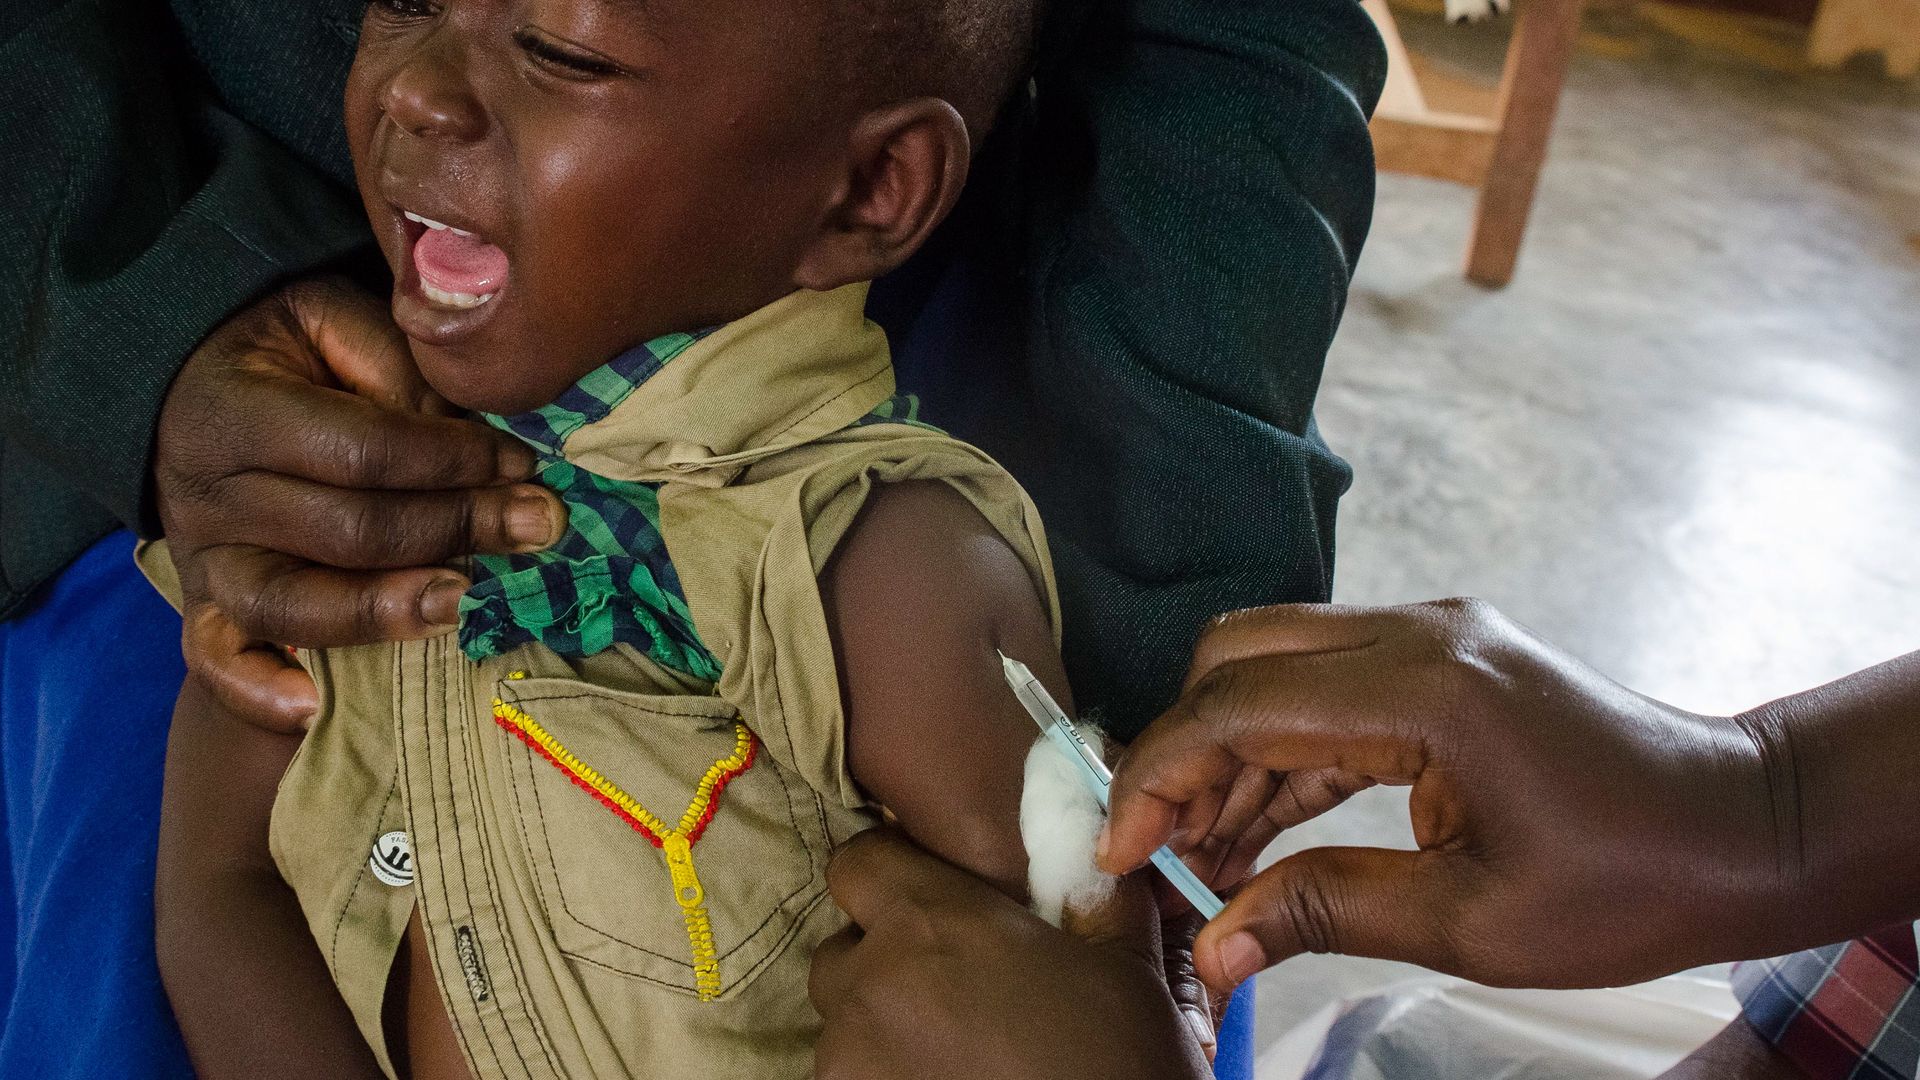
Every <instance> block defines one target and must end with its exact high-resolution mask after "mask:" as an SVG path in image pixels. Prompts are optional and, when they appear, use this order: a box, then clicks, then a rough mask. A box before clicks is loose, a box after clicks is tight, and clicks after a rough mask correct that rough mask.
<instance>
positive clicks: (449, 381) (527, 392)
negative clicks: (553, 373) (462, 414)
mask: <svg viewBox="0 0 1920 1080" xmlns="http://www.w3.org/2000/svg"><path fill="white" fill-rule="evenodd" d="M407 344H408V346H409V348H411V350H412V352H413V362H414V364H415V366H417V367H418V368H419V369H420V376H421V378H424V379H425V380H426V381H427V385H428V386H431V387H433V390H434V392H435V393H437V394H439V395H440V396H441V397H443V398H445V399H447V401H448V402H450V403H452V404H453V405H455V406H457V407H459V408H461V409H465V410H467V411H468V412H477V413H493V414H494V415H496V416H514V415H517V414H519V413H524V412H532V411H533V410H535V409H538V408H539V407H541V406H542V405H548V404H551V403H552V402H553V401H554V399H556V398H558V397H559V396H560V395H561V393H563V392H564V391H565V390H566V388H567V387H568V386H569V385H571V383H570V382H568V381H559V382H558V383H557V384H554V382H555V380H554V379H552V378H546V379H543V378H539V376H540V375H542V374H547V373H545V372H538V371H528V370H527V368H528V367H529V366H531V365H529V364H527V363H526V362H525V361H520V362H515V360H513V359H512V358H510V357H506V356H502V355H500V353H499V352H497V351H496V350H491V349H489V350H487V352H486V353H485V354H481V353H477V352H469V351H467V350H464V349H459V348H452V347H447V346H442V345H428V344H426V343H424V342H420V341H413V340H409V341H408V342H407ZM530 376H531V377H530ZM550 384H554V385H550Z"/></svg>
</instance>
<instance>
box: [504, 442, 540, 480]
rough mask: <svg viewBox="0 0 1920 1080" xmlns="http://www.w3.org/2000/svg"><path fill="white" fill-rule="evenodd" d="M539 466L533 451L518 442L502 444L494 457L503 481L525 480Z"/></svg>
mask: <svg viewBox="0 0 1920 1080" xmlns="http://www.w3.org/2000/svg"><path fill="white" fill-rule="evenodd" d="M539 464H540V462H539V460H538V459H536V458H535V457H534V456H533V451H532V450H531V449H529V448H528V447H527V446H526V445H525V444H523V443H520V442H518V441H514V442H503V443H501V444H500V450H499V452H498V453H497V454H496V455H495V457H494V468H496V469H498V470H500V479H502V480H525V479H526V478H527V477H529V476H532V475H533V471H534V469H535V468H537V467H538V466H539Z"/></svg>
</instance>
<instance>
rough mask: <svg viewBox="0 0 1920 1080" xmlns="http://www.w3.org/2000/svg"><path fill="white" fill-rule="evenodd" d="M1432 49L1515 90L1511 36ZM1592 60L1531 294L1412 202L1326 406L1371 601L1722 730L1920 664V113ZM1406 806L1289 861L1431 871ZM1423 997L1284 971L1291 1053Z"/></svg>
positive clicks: (1839, 90) (1753, 65) (1843, 80)
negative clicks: (1402, 849)
mask: <svg viewBox="0 0 1920 1080" xmlns="http://www.w3.org/2000/svg"><path fill="white" fill-rule="evenodd" d="M1404 22H1405V29H1406V32H1407V35H1408V37H1409V40H1410V42H1411V43H1413V44H1414V45H1415V46H1416V47H1422V46H1424V47H1427V48H1430V49H1433V50H1435V51H1436V52H1437V53H1439V54H1441V55H1443V56H1444V57H1445V58H1446V59H1448V60H1450V61H1454V62H1457V63H1458V64H1459V65H1461V66H1463V67H1468V68H1472V67H1476V66H1477V67H1480V68H1487V69H1489V70H1490V68H1489V65H1490V64H1497V62H1498V60H1497V57H1498V54H1499V49H1500V46H1501V40H1502V31H1501V30H1497V29H1496V30H1491V31H1489V30H1485V29H1482V28H1469V29H1464V30H1455V29H1452V28H1446V27H1442V26H1439V25H1438V24H1437V23H1435V22H1434V21H1433V20H1423V19H1421V18H1419V17H1418V16H1415V15H1409V16H1408V17H1406V19H1405V20H1404ZM1589 31H1590V32H1589V34H1588V36H1587V39H1586V45H1587V47H1586V48H1584V49H1583V51H1582V54H1581V56H1580V57H1579V59H1578V61H1577V62H1576V65H1575V68H1574V71H1573V75H1572V80H1571V84H1570V87H1569V89H1568V92H1567V96H1566V99H1565V103H1564V107H1563V112H1562V119H1561V124H1560V128H1559V132H1558V136H1557V138H1556V141H1555V144H1554V148H1553V155H1552V158H1551V161H1550V163H1549V166H1548V169H1547V172H1546V176H1545V179H1544V182H1543V184H1542V188H1541V193H1540V199H1539V203H1538V206H1537V210H1536V215H1535V220H1534V226H1533V230H1532V234H1531V236H1530V238H1529V242H1528V245H1527V248H1526V250H1525V253H1524V255H1523V257H1522V260H1521V265H1520V272H1519V277H1518V279H1517V280H1516V281H1515V283H1514V284H1513V285H1512V287H1510V288H1509V289H1507V290H1505V291H1503V292H1497V293H1490V292H1484V291H1481V290H1479V289H1476V288H1474V287H1472V286H1470V285H1467V284H1466V283H1465V282H1464V281H1462V280H1461V279H1460V277H1459V275H1458V271H1457V268H1458V264H1459V258H1460V253H1461V250H1462V245H1463V243H1464V239H1465V235H1466V229H1467V227H1468V223H1469V217H1470V213H1471V207H1472V195H1471V193H1469V192H1467V191H1465V190H1464V189H1460V188H1455V187H1452V186H1449V185H1445V184H1440V183H1435V182H1430V181H1423V180H1415V179H1408V178H1403V177H1385V178H1383V179H1382V183H1381V190H1380V202H1379V212H1378V217H1377V224H1376V227H1375V231H1374V236H1373V239H1372V241H1371V243H1370V245H1369V247H1368V249H1367V252H1366V255H1365V257H1364V259H1363V261H1362V265H1361V268H1360V273H1359V278H1358V281H1357V282H1356V285H1355V288H1354V291H1353V299H1352V304H1351V307H1350V309H1349V313H1348V315H1347V319H1346V323H1345V326H1344V327H1343V329H1342V331H1341V334H1340V337H1339V340H1338V341H1337V342H1336V344H1335V346H1334V350H1333V355H1332V358H1331V360H1330V363H1329V367H1328V378H1327V382H1326V385H1325V388H1324V390H1323V393H1322V396H1321V406H1320V419H1321V423H1322V426H1323V428H1324V430H1325V432H1326V436H1327V439H1328V441H1329V442H1330V443H1332V444H1333V446H1334V447H1335V449H1336V450H1338V451H1339V452H1341V453H1342V454H1344V455H1345V456H1347V457H1348V459H1349V460H1351V461H1352V462H1353V464H1354V467H1355V472H1356V477H1357V478H1356V481H1355V484H1354V488H1353V491H1352V494H1351V495H1349V496H1348V498H1347V500H1346V501H1345V503H1344V504H1343V506H1342V512H1341V516H1340V559H1339V576H1338V582H1337V586H1336V590H1335V591H1336V596H1337V598H1338V599H1339V600H1341V601H1343V602H1347V603H1358V604H1378V603H1399V602H1405V601H1413V600H1420V599H1426V598H1431V597H1437V596H1446V595H1460V594H1469V595H1475V596H1480V597H1484V598H1486V599H1488V600H1491V601H1493V602H1494V603H1495V604H1497V605H1498V606H1499V607H1501V608H1502V609H1503V610H1505V611H1506V612H1508V613H1509V614H1511V615H1513V616H1514V617H1516V618H1518V619H1519V620H1520V621H1522V622H1524V623H1526V624H1527V625H1529V626H1531V627H1533V628H1534V629H1535V630H1537V631H1539V632H1540V633H1541V634H1543V635H1544V636H1546V637H1547V638H1548V639H1550V640H1553V641H1556V642H1558V643H1560V644H1561V645H1563V646H1564V647H1566V648H1567V649H1569V650H1571V651H1572V652H1573V653H1575V654H1577V655H1579V656H1581V657H1583V658H1585V659H1586V660H1588V661H1589V662H1591V663H1592V664H1594V665H1595V666H1597V667H1598V668H1599V669H1600V670H1602V671H1604V672H1606V673H1608V674H1609V675H1612V676H1613V677H1615V678H1617V679H1619V680H1621V681H1622V682H1624V683H1626V684H1627V685H1628V686H1631V687H1633V688H1635V689H1637V690H1640V691H1643V692H1645V693H1648V694H1651V695H1654V696H1656V697H1660V698H1664V699H1666V700H1669V701H1672V702H1674V703H1676V704H1679V705H1682V706H1685V707H1688V708H1692V709H1698V710H1715V711H1734V710H1738V709H1741V708H1745V707H1748V706H1751V705H1754V704H1757V703H1760V702H1762V701H1765V700H1767V699H1769V698H1771V697H1775V696H1778V695H1781V694H1785V693H1788V692H1791V691H1794V690H1797V689H1800V688H1804V687H1807V686H1811V685H1814V684H1817V683H1820V682H1823V681H1826V680H1829V679H1832V678H1834V677H1837V676H1840V675H1843V674H1845V673H1847V672H1849V671H1852V670H1855V669H1857V668H1859V667H1862V666H1865V665H1868V664H1871V663H1874V662H1876V661H1880V660H1884V659H1887V658H1889V657H1891V656H1895V655H1898V654H1900V653H1902V652H1906V651H1909V650H1912V649H1916V648H1920V419H1916V418H1917V417H1920V86H1914V85H1909V86H1907V87H1904V88H1903V87H1898V86H1895V85H1892V84H1889V83H1887V82H1885V81H1883V80H1881V79H1879V78H1877V77H1876V76H1875V74H1874V73H1871V72H1868V71H1863V70H1853V71H1850V72H1848V73H1847V74H1844V75H1811V74H1807V73H1804V72H1799V71H1796V70H1794V69H1795V67H1796V61H1795V59H1794V57H1795V56H1796V52H1795V49H1796V48H1797V42H1796V41H1795V40H1794V39H1793V34H1792V33H1791V32H1786V31H1771V32H1770V31H1766V30H1765V29H1764V28H1761V29H1760V30H1758V31H1756V29H1755V27H1754V26H1752V25H1748V24H1740V23H1734V22H1724V21H1717V20H1711V19H1708V20H1700V19H1698V18H1697V17H1696V16H1691V15H1684V14H1677V13H1675V12H1674V11H1672V10H1671V9H1653V10H1652V11H1650V12H1643V13H1642V14H1641V15H1639V16H1635V17H1630V18H1629V17H1622V16H1617V15H1614V16H1603V17H1597V18H1593V19H1590V20H1589ZM1404 805H1405V804H1404V797H1403V796H1402V797H1398V798H1396V793H1393V792H1374V793H1369V795H1368V796H1366V797H1363V798H1362V799H1361V800H1358V801H1357V804H1356V805H1353V806H1350V807H1348V808H1346V809H1345V810H1343V811H1342V812H1341V813H1339V814H1337V815H1335V816H1334V817H1332V818H1330V819H1328V820H1325V821H1323V822H1320V823H1316V824H1315V825H1314V826H1311V827H1309V828H1305V829H1301V830H1297V831H1296V834H1295V835H1292V836H1290V837H1288V838H1286V839H1285V841H1283V846H1282V848H1281V849H1280V850H1281V851H1289V850H1297V849H1298V848H1299V847H1303V846H1308V845H1310V844H1317V843H1329V842H1334V843H1354V842H1359V843H1380V844H1396V845H1408V844H1410V833H1409V832H1408V829H1407V827H1406V825H1405V820H1404ZM1393 974H1394V969H1392V968H1390V967H1387V966H1383V965H1377V964H1369V963H1365V962H1360V961H1350V960H1340V959H1333V958H1304V959H1302V960H1300V961H1296V962H1293V963H1290V964H1287V965H1283V966H1282V967H1281V968H1280V969H1278V970H1276V971H1275V972H1272V973H1269V974H1268V975H1267V976H1264V977H1263V980H1264V981H1263V990H1262V993H1263V997H1262V1007H1261V1010H1260V1013H1261V1020H1260V1023H1261V1041H1262V1043H1263V1044H1266V1043H1269V1042H1271V1040H1273V1039H1274V1038H1277V1037H1278V1035H1279V1034H1280V1033H1281V1032H1282V1031H1284V1030H1285V1029H1286V1028H1287V1027H1289V1026H1290V1025H1292V1024H1293V1023H1295V1022H1297V1021H1298V1020H1300V1019H1301V1018H1302V1017H1303V1016H1305V1015H1306V1014H1307V1013H1310V1012H1311V1011H1313V1010H1314V1009H1315V1008H1317V1007H1319V1006H1320V1005H1322V1004H1324V1003H1326V1002H1327V1001H1329V1000H1333V999H1334V998H1337V997H1339V996H1340V995H1342V994H1344V993H1349V992H1353V991H1356V990H1359V989H1362V988H1366V987H1370V986H1373V985H1377V984H1378V983H1379V982H1381V981H1382V980H1384V979H1386V978H1389V977H1391V976H1392V975H1393ZM1435 1080H1444V1078H1435Z"/></svg>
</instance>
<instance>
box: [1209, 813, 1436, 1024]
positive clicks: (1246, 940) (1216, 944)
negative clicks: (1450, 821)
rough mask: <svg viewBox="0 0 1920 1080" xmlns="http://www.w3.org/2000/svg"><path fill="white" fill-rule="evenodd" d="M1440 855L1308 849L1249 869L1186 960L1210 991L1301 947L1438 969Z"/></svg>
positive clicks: (1300, 950) (1229, 987)
mask: <svg viewBox="0 0 1920 1080" xmlns="http://www.w3.org/2000/svg"><path fill="white" fill-rule="evenodd" d="M1446 858H1448V856H1446V855H1443V854H1437V853H1432V852H1419V851H1389V850H1386V849H1381V848H1332V847H1328V848H1312V849H1309V850H1307V851H1303V852H1300V853H1299V854H1297V855H1293V856H1290V857H1288V858H1285V859H1282V860H1280V861H1279V862H1277V863H1275V864H1273V865H1272V866H1269V867H1267V868H1266V869H1265V870H1263V871H1261V872H1260V873H1259V874H1256V875H1255V876H1254V878H1253V880H1251V881H1249V882H1247V884H1246V885H1245V886H1244V887H1242V888H1241V889H1240V891H1239V892H1238V893H1237V894H1235V895H1234V897H1233V899H1232V900H1231V901H1229V902H1228V904H1227V907H1226V910H1225V911H1222V912H1221V913H1220V914H1219V915H1217V916H1215V917H1214V919H1213V921H1212V922H1209V923H1208V924H1207V925H1206V927H1205V928H1204V929H1203V930H1201V931H1200V936H1199V938H1198V939H1197V940H1196V941H1195V942H1194V963H1195V966H1196V967H1197V968H1198V970H1199V972H1200V977H1201V978H1202V979H1204V980H1206V983H1207V985H1208V986H1210V987H1211V988H1213V990H1214V991H1215V992H1216V993H1227V992H1231V991H1232V989H1233V988H1234V987H1235V986H1238V985H1239V984H1240V983H1242V982H1244V981H1246V980H1247V979H1248V978H1249V977H1250V976H1252V975H1253V974H1254V973H1255V972H1258V971H1260V970H1262V969H1263V968H1268V967H1271V966H1273V965H1274V964H1277V963H1279V962H1281V961H1282V960H1286V959H1288V958H1289V957H1293V956H1298V955H1300V954H1301V953H1309V952H1311V953H1339V954H1342V955H1346V956H1367V957H1374V958H1378V959H1384V960H1402V961H1406V962H1409V963H1414V964H1420V965H1423V966H1425V967H1430V968H1434V969H1436V970H1447V969H1448V967H1449V966H1450V965H1449V962H1448V957H1449V956H1450V955H1451V950H1450V949H1449V947H1448V936H1447V931H1446V923H1445V921H1444V920H1443V919H1442V918H1439V917H1438V913H1437V905H1438V900H1437V899H1436V898H1437V897H1439V896H1442V895H1444V894H1443V892H1442V891H1441V888H1440V886H1441V884H1442V883H1441V882H1439V881H1437V880H1436V875H1435V874H1434V873H1433V870H1434V868H1435V867H1436V866H1437V865H1438V864H1439V861H1440V860H1444V859H1446Z"/></svg>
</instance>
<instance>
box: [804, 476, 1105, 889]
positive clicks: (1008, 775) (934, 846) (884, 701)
mask: <svg viewBox="0 0 1920 1080" xmlns="http://www.w3.org/2000/svg"><path fill="white" fill-rule="evenodd" d="M821 591H822V595H823V597H824V598H825V601H826V609H827V621H828V625H829V627H830V628H831V629H832V632H833V635H834V645H835V651H836V653H837V658H838V660H839V664H840V673H841V684H842V685H841V692H842V694H843V695H844V697H845V701H846V707H847V746H848V764H849V767H850V769H851V770H852V772H853V776H854V779H855V780H857V781H859V783H860V785H861V786H862V787H863V788H865V789H866V791H867V792H868V793H869V794H871V795H872V796H873V798H874V799H875V800H876V801H878V802H879V803H880V804H881V805H883V806H885V807H886V808H887V809H888V810H890V811H891V812H892V813H893V814H894V816H895V817H896V818H898V819H899V822H900V824H901V825H902V826H903V827H905V828H906V830H907V831H908V832H909V833H910V834H912V836H913V838H914V839H915V840H916V841H917V842H919V843H920V844H921V845H922V846H923V847H925V848H926V849H927V850H929V851H931V852H933V853H934V854H936V855H939V856H940V857H942V858H944V859H946V860H947V861H949V862H952V863H955V864H957V865H959V866H962V867H965V868H966V869H968V870H971V871H973V872H974V873H976V874H979V875H981V876H982V877H984V878H986V879H987V880H988V881H991V882H993V883H994V884H995V885H997V886H998V887H999V888H1001V889H1002V890H1004V891H1005V892H1007V893H1008V894H1010V895H1012V896H1015V897H1024V896H1025V895H1026V867H1027V857H1026V850H1025V848H1024V847H1023V846H1022V844H1021V841H1020V791H1021V787H1022V783H1023V778H1024V770H1025V762H1026V756H1027V751H1028V749H1029V748H1030V747H1031V746H1032V745H1033V741H1034V739H1035V738H1036V737H1037V736H1038V735H1039V731H1038V729H1037V728H1035V727H1034V724H1033V721H1032V720H1031V719H1030V718H1028V716H1027V714H1026V712H1025V711H1024V710H1023V709H1022V708H1021V707H1020V704H1019V702H1018V700H1017V699H1015V697H1014V696H1013V693H1012V691H1011V690H1009V689H1008V688H1007V685H1006V682H1005V681H1004V677H1003V676H1002V674H1001V668H1000V659H999V657H998V656H996V655H995V654H994V650H995V649H999V650H1002V651H1004V652H1005V653H1006V654H1007V655H1009V656H1011V657H1014V658H1015V659H1017V660H1020V661H1022V662H1023V663H1025V664H1027V665H1028V666H1029V667H1031V668H1032V669H1033V672H1034V674H1035V675H1036V676H1038V677H1039V679H1040V681H1041V682H1042V683H1044V684H1045V685H1046V687H1047V689H1048V690H1049V691H1050V692H1051V693H1052V694H1053V695H1054V697H1055V698H1057V699H1058V700H1059V701H1060V702H1061V704H1062V706H1063V707H1065V708H1067V709H1069V710H1071V709H1072V707H1073V706H1072V698H1071V697H1070V696H1069V693H1068V689H1067V685H1066V675H1065V672H1064V670H1063V669H1062V667H1061V664H1060V655H1059V650H1058V649H1057V648H1056V647H1055V646H1054V643H1053V635H1052V631H1051V629H1050V626H1049V623H1048V618H1047V609H1046V606H1045V603H1044V601H1043V600H1042V598H1041V596H1040V594H1039V592H1038V591H1037V590H1036V589H1035V587H1034V585H1033V583H1032V581H1031V579H1030V578H1029V577H1028V574H1027V570H1026V567H1025V565H1024V564H1023V563H1022V562H1021V560H1020V558H1019V556H1018V555H1016V554H1015V553H1014V551H1013V549H1012V548H1011V547H1009V546H1008V544H1007V543H1006V541H1005V540H1004V539H1002V538H1001V537H1000V536H999V534H997V533H996V532H994V531H993V529H992V527H991V526H989V525H988V523H987V521H986V519H984V518H983V517H981V516H980V514H979V512H978V511H976V510H975V509H974V508H973V506H972V505H971V504H969V503H968V502H967V500H966V499H965V498H964V497H963V496H961V495H960V494H959V493H957V492H955V491H953V490H952V489H950V488H948V487H946V486H945V485H944V484H935V483H906V484H897V485H890V486H887V487H883V488H881V489H880V490H879V492H878V493H876V494H875V495H874V497H873V498H872V499H871V500H870V501H869V502H868V504H867V506H866V508H865V509H864V511H863V512H862V514H861V516H860V519H859V520H858V521H857V522H856V523H855V525H854V527H853V530H852V531H851V532H850V533H849V534H848V536H847V537H846V539H845V540H844V541H843V542H842V544H841V546H840V549H839V551H838V552H837V554H836V556H835V558H834V560H833V561H832V562H830V563H829V564H828V566H827V568H826V571H825V573H824V574H823V575H822V580H821Z"/></svg>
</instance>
